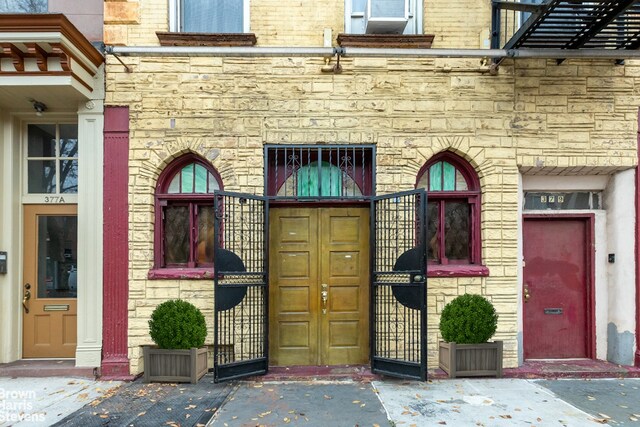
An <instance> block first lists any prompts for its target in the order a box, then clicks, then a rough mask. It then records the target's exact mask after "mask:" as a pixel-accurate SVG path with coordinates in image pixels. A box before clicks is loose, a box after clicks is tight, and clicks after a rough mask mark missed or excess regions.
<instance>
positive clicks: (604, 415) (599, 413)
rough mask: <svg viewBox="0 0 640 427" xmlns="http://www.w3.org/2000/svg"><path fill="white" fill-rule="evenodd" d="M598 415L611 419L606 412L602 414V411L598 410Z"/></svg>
mask: <svg viewBox="0 0 640 427" xmlns="http://www.w3.org/2000/svg"><path fill="white" fill-rule="evenodd" d="M598 415H600V416H601V417H602V418H606V419H608V420H609V419H611V417H610V416H609V415H607V414H603V413H602V412H598Z"/></svg>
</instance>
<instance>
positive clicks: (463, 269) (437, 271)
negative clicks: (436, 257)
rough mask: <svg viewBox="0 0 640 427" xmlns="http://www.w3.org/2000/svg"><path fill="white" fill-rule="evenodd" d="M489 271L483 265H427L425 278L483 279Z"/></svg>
mask: <svg viewBox="0 0 640 427" xmlns="http://www.w3.org/2000/svg"><path fill="white" fill-rule="evenodd" d="M488 275H489V269H488V268H487V267H485V266H484V265H428V266H427V277H485V276H488Z"/></svg>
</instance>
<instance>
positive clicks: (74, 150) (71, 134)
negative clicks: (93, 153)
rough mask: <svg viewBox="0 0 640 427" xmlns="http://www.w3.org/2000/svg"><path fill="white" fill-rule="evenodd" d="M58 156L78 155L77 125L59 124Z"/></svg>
mask: <svg viewBox="0 0 640 427" xmlns="http://www.w3.org/2000/svg"><path fill="white" fill-rule="evenodd" d="M60 157H78V126H76V125H60Z"/></svg>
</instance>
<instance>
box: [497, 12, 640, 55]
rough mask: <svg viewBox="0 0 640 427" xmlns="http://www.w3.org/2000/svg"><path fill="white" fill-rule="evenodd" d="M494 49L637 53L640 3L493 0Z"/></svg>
mask: <svg viewBox="0 0 640 427" xmlns="http://www.w3.org/2000/svg"><path fill="white" fill-rule="evenodd" d="M492 3H493V11H492V39H491V47H492V48H494V49H499V48H503V49H637V48H638V47H640V0H604V1H584V0H541V1H540V0H539V1H537V2H534V1H518V0H493V2H492Z"/></svg>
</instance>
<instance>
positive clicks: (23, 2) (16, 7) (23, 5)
mask: <svg viewBox="0 0 640 427" xmlns="http://www.w3.org/2000/svg"><path fill="white" fill-rule="evenodd" d="M48 3H49V2H48V0H0V13H47V11H48V9H49V5H48Z"/></svg>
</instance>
